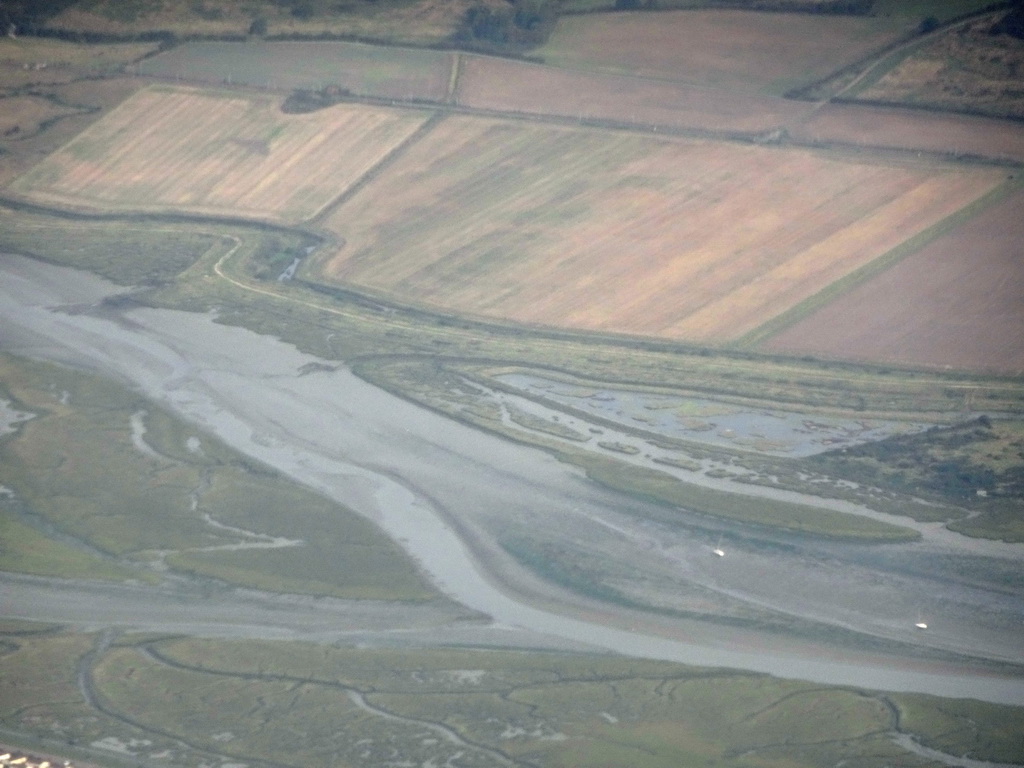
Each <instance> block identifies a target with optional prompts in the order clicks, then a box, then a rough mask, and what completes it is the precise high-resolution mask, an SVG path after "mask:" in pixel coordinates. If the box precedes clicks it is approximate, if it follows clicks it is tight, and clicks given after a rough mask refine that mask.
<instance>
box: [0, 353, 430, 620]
mask: <svg viewBox="0 0 1024 768" xmlns="http://www.w3.org/2000/svg"><path fill="white" fill-rule="evenodd" d="M0 385H2V386H3V387H4V389H5V390H6V391H7V392H9V393H10V395H11V396H12V397H13V398H14V399H15V402H16V405H17V407H18V409H19V410H24V411H31V412H32V413H34V414H35V416H34V417H33V418H32V419H29V420H28V421H25V422H23V423H22V424H21V425H20V428H19V430H18V432H17V433H16V434H14V435H9V436H7V437H6V438H5V439H4V440H2V441H0V459H2V460H0V484H3V485H4V486H6V487H8V488H10V489H11V490H12V491H13V493H14V498H13V499H3V500H0V513H2V516H0V532H2V533H3V534H4V535H3V536H2V537H0V542H2V543H0V551H2V553H3V555H4V561H3V566H2V567H3V568H4V569H6V570H13V571H23V572H29V573H35V574H42V575H52V576H63V577H74V576H77V577H88V578H96V579H127V578H142V579H147V580H152V579H153V578H155V576H154V574H153V573H152V572H151V571H150V570H148V569H147V566H146V564H147V563H149V562H151V561H153V560H154V559H157V558H159V557H161V556H166V562H167V563H168V564H169V565H171V566H172V567H176V568H179V569H180V570H182V571H185V572H190V573H193V574H197V575H202V576H205V577H211V578H216V579H220V580H222V581H226V582H228V583H231V584H238V585H242V586H248V587H255V588H259V589H265V590H269V591H274V592H297V593H305V594H316V595H333V596H337V597H347V598H375V599H393V600H423V599H429V598H432V597H434V596H435V593H434V592H433V591H432V590H431V589H430V588H429V587H427V586H426V584H425V583H424V581H423V580H422V578H421V577H420V575H419V572H418V571H417V569H416V567H415V566H414V565H413V564H412V563H411V562H410V561H409V559H408V558H407V557H406V556H405V555H404V553H403V552H402V551H401V550H400V549H399V547H398V546H397V545H396V544H394V543H393V542H392V541H391V540H390V539H388V538H387V537H386V536H385V535H384V534H383V533H382V532H381V531H380V530H379V529H377V528H376V527H375V526H374V525H373V524H372V523H370V522H368V521H366V520H365V519H363V518H361V517H359V516H358V515H356V514H355V513H353V512H351V511H350V510H347V509H345V508H343V507H341V506H339V505H337V504H335V503H334V502H331V501H329V500H327V499H325V498H323V497H321V496H319V495H318V494H315V493H313V492H312V491H309V490H308V489H306V488H303V487H301V486H299V485H297V484H296V483H294V482H292V481H290V480H287V479H285V478H283V477H282V476H280V475H278V474H277V473H276V472H273V471H271V470H268V469H266V468H264V467H262V466H259V465H256V464H254V463H253V462H251V461H249V460H248V459H245V458H243V457H242V456H240V455H239V454H237V453H235V452H234V451H232V450H231V449H229V448H227V447H226V446H224V445H223V444H221V443H220V442H218V441H217V440H215V439H214V438H212V437H210V436H208V435H206V434H204V433H202V432H200V431H199V430H197V429H196V428H194V427H192V426H191V425H188V424H185V423H184V422H182V421H180V420H178V419H176V418H174V417H172V416H171V415H170V414H169V413H167V412H165V411H162V410H160V409H159V408H157V407H155V406H154V405H153V404H152V403H148V402H146V401H145V400H144V399H142V398H141V397H139V396H137V395H134V394H131V393H129V392H127V391H126V390H124V389H123V388H122V387H121V386H119V385H116V384H113V383H110V382H107V381H105V380H103V379H100V378H98V377H95V376H92V375H90V374H85V373H81V372H77V371H71V370H69V369H64V368H59V367H56V366H52V365H48V364H44V363H37V362H29V361H24V360H19V359H17V358H14V357H10V356H0ZM140 415H141V417H142V427H143V428H144V430H143V433H142V434H141V435H133V425H132V419H133V417H135V418H139V416H140ZM136 439H138V440H140V441H142V443H143V445H144V447H145V448H146V449H147V450H145V451H143V450H140V448H139V447H138V446H136V444H135V440H136ZM204 516H208V518H207V517H204ZM26 520H37V521H39V523H40V524H39V525H36V526H30V525H28V524H27V523H26V522H25V521H26ZM211 521H212V522H211ZM225 526H227V527H225ZM277 539H280V540H281V541H280V542H276V540H277ZM275 542H276V543H277V544H278V545H280V546H279V547H278V548H270V549H265V548H262V547H265V546H266V545H267V544H268V543H270V544H275ZM161 553H164V555H161Z"/></svg>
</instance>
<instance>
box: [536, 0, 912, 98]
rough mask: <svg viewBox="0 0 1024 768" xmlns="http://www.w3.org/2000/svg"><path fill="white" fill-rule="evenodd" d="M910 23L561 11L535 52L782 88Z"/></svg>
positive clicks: (700, 81) (650, 72)
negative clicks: (569, 13) (560, 17)
mask: <svg viewBox="0 0 1024 768" xmlns="http://www.w3.org/2000/svg"><path fill="white" fill-rule="evenodd" d="M906 26H907V22H905V21H904V22H903V23H900V21H893V20H890V19H877V18H869V17H840V18H829V17H824V16H815V15H799V14H751V13H748V12H744V11H730V10H713V11H669V12H665V13H657V14H651V13H631V14H624V15H610V14H592V15H580V16H569V17H566V18H565V19H563V20H562V21H561V23H559V25H558V26H557V27H556V28H555V31H554V33H553V34H552V36H551V38H550V40H548V42H547V44H546V45H544V46H543V47H542V48H540V49H538V50H537V51H536V55H538V56H540V57H541V58H542V59H543V60H544V62H545V63H547V64H550V65H552V66H557V67H564V68H568V69H577V70H586V71H601V72H610V73H617V74H631V75H639V76H643V77H651V78H657V79H659V80H671V81H676V82H683V83H688V84H690V85H700V86H707V87H715V88H724V89H728V90H729V91H730V92H732V93H737V92H738V93H746V92H756V93H765V94H774V95H782V94H783V93H785V92H786V91H788V90H790V89H792V88H794V87H798V86H800V85H803V84H805V83H808V82H812V81H815V80H819V79H821V78H823V77H825V76H826V75H829V74H831V73H832V72H833V71H835V70H836V69H839V68H841V67H843V66H845V65H847V64H851V63H853V62H855V61H857V60H859V59H861V58H863V57H865V56H866V55H868V54H870V53H872V52H874V51H876V50H878V49H881V48H883V47H885V46H886V45H888V44H891V43H892V42H893V41H895V40H896V39H897V38H898V37H899V35H900V33H901V32H903V31H905V27H906ZM640 40H642V41H643V44H642V45H638V44H637V43H638V41H640Z"/></svg>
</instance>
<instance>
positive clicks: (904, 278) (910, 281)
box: [762, 192, 1024, 375]
mask: <svg viewBox="0 0 1024 768" xmlns="http://www.w3.org/2000/svg"><path fill="white" fill-rule="evenodd" d="M1022 212H1024V192H1017V193H1016V194H1014V195H1012V196H1011V197H1010V198H1008V199H1007V200H1005V201H1004V202H1002V203H1001V204H1000V205H998V206H993V207H992V208H989V209H988V210H986V211H984V212H982V213H981V214H980V215H978V216H976V217H974V218H973V219H971V220H970V221H968V222H967V223H966V224H963V225H961V226H960V227H958V228H957V229H956V230H954V231H953V232H951V233H950V234H948V235H946V236H944V237H942V238H939V239H937V240H935V241H934V242H932V243H931V244H930V245H928V246H927V247H925V248H923V249H921V250H920V251H918V252H917V253H915V254H913V255H911V256H909V257H907V258H906V259H903V260H902V261H900V262H899V263H898V264H896V265H895V266H894V267H892V268H891V269H889V270H887V271H885V272H883V273H881V274H879V275H877V276H875V277H874V278H873V279H871V280H869V281H868V282H865V283H863V284H861V285H859V286H857V287H856V288H855V289H853V290H851V291H850V292H848V293H846V294H844V295H843V296H841V297H840V298H838V299H836V300H834V301H832V302H831V303H829V304H828V305H826V306H825V307H822V308H821V309H819V310H818V311H817V312H814V313H813V314H811V315H809V316H807V317H805V318H804V319H802V320H801V321H800V322H798V323H796V324H794V325H792V326H790V327H789V328H787V329H785V330H784V331H782V332H781V333H779V334H777V335H776V336H775V337H774V338H772V339H770V340H769V341H767V342H765V343H764V344H763V345H762V348H763V349H765V350H767V351H771V352H783V353H788V354H799V355H806V354H813V355H820V356H823V357H831V358H845V359H854V360H875V361H887V362H893V363H900V364H912V365H926V366H943V367H944V366H952V367H955V368H965V369H975V370H994V371H1002V372H1008V373H1014V374H1016V375H1021V374H1024V264H1022V262H1021V243H1024V216H1022V215H1021V213H1022Z"/></svg>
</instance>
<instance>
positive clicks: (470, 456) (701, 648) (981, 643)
mask: <svg viewBox="0 0 1024 768" xmlns="http://www.w3.org/2000/svg"><path fill="white" fill-rule="evenodd" d="M122 290H123V289H120V288H118V287H116V286H113V285H111V284H109V283H106V282H104V281H102V280H99V279H98V278H95V277H93V276H91V275H88V274H85V273H80V272H74V271H72V270H68V269H63V268H58V267H53V266H49V265H45V264H42V263H40V262H37V261H34V260H30V259H26V258H22V257H17V256H0V349H3V350H5V351H8V352H12V353H15V354H19V355H23V356H27V357H33V358H37V359H46V360H51V361H56V362H60V363H64V364H69V365H74V366H78V367H82V368H87V369H90V370H94V371H98V372H101V373H103V374H105V375H107V376H110V377H112V378H114V379H116V380H119V381H122V382H124V383H126V384H128V385H129V386H131V387H133V388H134V389H136V390H137V391H139V392H141V393H142V394H145V395H146V396H148V397H149V398H151V399H153V400H154V401H156V402H157V403H159V404H161V405H163V406H165V407H168V408H169V409H171V410H173V411H175V412H176V413H178V414H179V415H180V416H182V417H183V418H184V419H186V420H188V421H190V422H192V423H194V424H195V425H196V426H197V428H198V429H201V430H205V431H208V432H210V433H212V434H214V435H216V436H217V437H219V438H220V439H222V440H224V441H225V442H226V443H228V444H229V445H231V446H233V447H234V448H236V449H238V450H240V451H242V452H244V453H245V454H247V455H249V456H251V457H253V458H255V459H257V460H259V461H261V462H264V463H266V464H267V465H270V466H273V467H275V468H277V469H279V470H280V471H282V472H284V473H286V474H287V475H289V476H291V477H293V478H295V479H297V480H298V481H300V482H302V483H305V484H307V485H309V486H311V487H313V488H315V489H317V490H319V491H320V492H322V493H324V494H325V495H328V496H330V497H332V498H334V499H336V500H338V501H339V502H341V503H343V504H344V505H346V506H348V507H349V508H351V509H354V510H355V511H357V512H359V513H361V514H363V515H365V516H366V517H368V518H370V519H372V520H374V521H376V522H377V523H378V524H379V525H381V526H382V527H383V528H384V529H385V530H386V531H387V532H388V533H389V534H390V535H391V536H392V537H393V538H394V539H395V540H396V541H398V542H399V543H400V544H401V545H402V546H403V547H405V549H406V550H407V551H408V552H409V553H410V554H411V555H412V556H413V557H414V558H415V559H416V560H417V561H418V562H419V563H420V565H421V566H422V568H423V569H424V571H425V572H426V573H428V574H429V575H430V577H431V578H432V579H433V581H434V583H435V584H436V585H437V586H438V587H439V588H440V589H441V590H442V591H443V592H445V593H446V594H448V595H449V596H450V597H451V598H453V599H454V600H455V601H457V602H459V603H461V604H463V605H464V606H466V607H468V608H471V609H474V610H475V611H477V612H479V613H481V614H484V615H486V616H488V617H490V619H491V621H490V623H489V624H488V626H489V627H490V628H491V630H493V632H494V633H495V635H496V636H500V633H502V632H513V631H526V632H528V633H529V634H530V636H531V637H532V638H541V639H543V638H545V637H547V638H550V646H551V647H563V648H564V647H566V645H567V643H569V644H571V646H572V647H576V648H585V649H589V650H595V651H600V650H605V651H613V652H620V653H624V654H629V655H634V656H643V657H650V658H656V659H665V660H674V661H680V662H684V663H688V664H699V665H705V666H727V667H735V668H742V669H749V670H756V671H762V672H767V673H770V674H774V675H778V676H782V677H793V678H800V679H806V680H812V681H817V682H822V683H830V684H843V685H854V686H858V687H863V688H873V689H880V690H903V691H918V692H924V693H933V694H937V695H943V696H956V697H971V698H977V699H983V700H988V701H994V702H1001V703H1013V704H1018V705H1024V676H1017V675H1019V674H1020V669H1021V667H1020V666H1019V665H1020V664H1021V662H1024V633H1022V632H1021V629H1022V628H1024V594H1022V591H1021V590H1020V589H1019V588H1018V587H1017V586H1015V585H1014V584H1013V582H1012V579H1013V578H1015V577H1014V574H1018V576H1019V574H1020V572H1021V563H1022V561H1024V547H1020V548H1014V547H1007V546H1006V545H1000V546H997V545H993V546H992V547H991V549H990V550H986V549H985V547H984V546H983V545H982V546H981V547H980V548H979V546H978V543H977V542H972V546H971V547H970V548H967V547H965V548H964V549H963V550H962V551H961V550H960V549H958V547H957V544H956V541H955V540H952V541H951V540H949V539H946V538H943V539H942V540H941V541H929V540H927V539H924V540H922V541H920V542H916V543H912V544H898V545H884V546H877V545H876V546H866V545H855V544H841V543H835V542H824V541H820V540H810V539H800V538H797V537H793V538H791V539H787V538H786V537H785V536H780V535H775V534H772V535H768V534H760V533H758V532H756V531H751V530H745V529H744V528H743V527H742V526H736V525H733V526H731V527H730V526H724V524H720V523H716V522H715V521H712V520H700V519H696V518H694V519H692V520H691V519H688V518H687V516H686V514H685V512H681V513H679V515H678V521H676V522H672V521H666V520H665V511H664V510H655V509H654V508H649V507H647V506H645V505H644V504H643V503H640V502H637V501H633V500H630V499H627V498H624V497H622V496H620V495H618V494H615V493H612V492H610V491H606V490H604V489H602V488H599V487H597V486H595V485H594V484H592V483H590V482H589V481H587V480H586V479H585V478H584V477H582V476H581V475H580V473H579V472H577V471H576V470H574V469H571V468H568V467H566V466H564V465H562V464H559V463H558V462H557V461H555V460H554V459H553V458H551V457H550V456H548V455H546V454H544V453H542V452H540V451H537V450H533V449H530V448H526V447H523V446H519V445H516V444H513V443H510V442H508V441H505V440H502V439H499V438H497V437H494V436H491V435H487V434H484V433H481V432H479V431H476V430H473V429H470V428H468V427H465V426H463V425H461V424H458V423H455V422H452V421H450V420H448V419H446V418H444V417H442V416H440V415H437V414H435V413H433V412H430V411H428V410H425V409H422V408H419V407H417V406H415V405H412V404H410V403H407V402H405V401H402V400H400V399H398V398H395V397H393V396H391V395H389V394H387V393H385V392H383V391H381V390H379V389H377V388H375V387H373V386H371V385H369V384H367V383H365V382H363V381H361V380H360V379H358V378H357V377H355V376H353V375H351V374H350V373H349V372H348V371H347V370H345V369H344V368H341V367H338V368H336V369H332V368H331V366H329V365H325V366H317V367H316V370H313V372H310V370H311V368H310V367H309V365H308V364H309V363H311V362H318V361H317V360H316V359H315V358H313V357H311V356H309V355H306V354H303V353H300V352H299V351H297V350H296V349H295V348H294V347H292V346H291V345H288V344H285V343H282V342H280V341H278V340H276V339H274V338H271V337H267V336H260V335H258V334H255V333H252V332H250V331H247V330H244V329H240V328H233V327H229V326H225V325H222V324H219V323H217V322H215V320H214V318H213V317H211V316H209V315H203V314H195V313H185V312H177V311H169V310H155V309H141V308H133V309H128V310H123V311H115V310H111V309H110V308H108V307H105V306H101V302H102V300H103V298H104V297H105V296H109V295H111V294H115V293H118V292H120V291H122ZM319 362H326V361H319ZM716 526H719V527H717V528H716ZM527 536H528V537H531V538H533V539H534V540H543V541H544V542H546V543H548V544H550V545H553V546H555V547H562V548H564V549H565V550H567V551H570V550H571V551H581V552H586V553H587V554H588V555H589V556H591V557H598V558H601V559H602V560H603V561H605V562H607V563H609V564H610V565H609V567H610V568H611V570H612V571H613V572H614V573H615V574H617V575H616V578H618V579H620V580H621V581H622V583H623V590H625V591H627V592H629V593H630V594H634V595H640V594H641V593H643V595H644V596H645V601H646V602H649V603H651V604H660V605H666V606H670V607H672V608H673V609H675V611H674V612H673V613H671V614H670V613H666V612H662V613H645V612H642V611H638V610H627V609H625V608H621V607H617V606H613V605H608V604H602V603H598V602H597V601H594V600H588V599H587V598H584V597H580V596H578V595H574V594H573V593H570V592H568V591H566V590H563V589H560V588H558V587H555V586H552V585H550V584H546V583H545V582H544V581H543V580H542V579H539V578H538V577H537V576H536V575H534V574H532V573H531V572H530V571H528V570H527V569H525V568H523V567H522V566H520V565H518V564H517V563H516V562H515V561H514V560H513V559H512V558H511V557H509V556H508V555H507V554H506V553H505V551H504V550H503V549H502V547H501V546H500V542H501V541H503V540H508V539H509V538H510V537H512V538H514V537H527ZM723 537H724V539H725V541H726V542H727V545H725V546H727V547H728V555H727V556H726V557H724V558H716V557H714V556H710V550H711V548H712V547H714V546H715V543H716V542H721V541H722V540H723ZM979 549H980V551H979ZM947 564H955V566H956V567H955V568H947V567H946V566H947ZM963 574H967V575H966V576H964V575H963ZM1008 579H1009V582H1008ZM1008 583H1009V584H1010V586H1009V587H1008V586H1007V584H1008ZM76 588H78V587H76V585H74V584H66V585H63V586H62V587H61V589H62V590H67V592H68V593H73V592H74V590H75V589H76ZM4 589H5V592H6V593H7V595H8V597H9V598H10V599H9V600H8V601H7V604H8V605H18V606H20V607H19V613H18V615H19V616H22V617H23V618H32V616H31V615H30V614H31V613H32V610H33V608H32V606H33V605H37V606H39V608H38V609H37V610H38V611H39V612H40V615H39V616H38V617H37V618H40V619H45V620H51V621H52V620H59V618H60V611H61V610H64V609H62V608H61V607H60V604H57V603H53V602H47V601H45V600H40V599H35V600H34V601H33V600H30V599H28V595H29V592H28V591H30V590H36V592H35V593H34V594H36V595H37V597H38V590H39V589H40V587H39V585H38V583H34V582H31V581H27V580H19V579H8V580H7V582H5V584H4ZM96 589H97V587H96V585H95V584H93V585H90V586H89V590H92V591H93V593H94V592H95V590H96ZM19 590H28V591H26V593H25V596H24V598H23V599H21V600H20V601H19V597H18V595H19ZM108 597H109V598H111V599H116V600H125V601H132V600H137V601H139V603H140V604H141V603H144V602H146V600H147V599H148V598H147V597H146V592H145V590H144V589H138V590H125V589H115V588H111V590H110V595H109V596H108ZM195 599H196V600H201V599H202V598H201V597H196V598H195ZM218 599H219V600H224V599H225V598H224V596H223V595H221V596H220V597H218ZM245 599H246V600H247V601H250V603H251V602H252V601H254V600H256V601H258V599H259V598H258V596H253V595H251V594H250V595H248V596H247V597H246V598H245ZM267 600H268V601H269V600H271V597H270V596H268V597H267ZM171 602H172V601H168V607H167V610H166V611H165V612H163V614H162V615H161V617H160V621H159V625H160V626H161V627H162V628H164V629H166V628H167V627H169V626H176V627H177V628H178V630H179V631H182V632H186V631H192V632H194V633H196V634H205V633H211V634H216V633H217V629H216V627H215V626H214V625H215V624H216V618H215V614H211V618H210V622H208V623H206V624H204V625H203V626H202V627H196V626H195V624H194V622H190V620H189V618H188V617H187V615H186V613H185V612H184V611H179V613H175V608H173V606H172V605H171V604H170V603H171ZM96 604H97V605H98V606H100V605H103V606H106V607H105V608H102V609H98V612H97V613H96V614H94V615H93V616H92V618H91V623H92V624H93V625H99V626H102V625H103V623H104V615H108V618H109V622H110V624H111V625H114V624H118V623H119V622H122V621H123V619H122V618H121V616H122V614H121V613H120V612H119V611H117V610H115V609H113V608H111V602H110V601H109V600H108V601H107V602H102V603H101V601H97V603H96ZM297 605H298V604H297ZM325 605H326V604H325ZM300 608H301V610H300ZM67 610H68V611H71V610H72V607H71V606H70V604H68V607H67ZM288 610H289V609H288V608H287V606H283V605H280V604H277V603H275V607H274V611H273V614H274V616H275V621H276V622H278V623H279V624H280V625H281V627H282V629H283V630H286V629H289V620H290V619H289V617H290V616H293V617H294V625H293V626H291V627H290V629H291V630H292V633H291V635H290V636H296V637H301V636H303V628H304V627H307V626H308V619H309V612H310V611H311V610H312V611H315V610H316V609H315V606H313V607H312V608H311V607H310V604H308V603H303V604H301V606H299V607H296V608H295V613H294V614H289V612H288ZM921 610H925V611H927V613H928V616H929V619H930V623H931V624H932V628H931V629H929V631H928V632H920V631H916V630H914V628H913V622H914V614H915V612H917V611H921ZM104 611H106V614H105V613H104ZM44 612H45V615H43V614H44ZM730 612H731V613H730ZM126 613H130V612H126ZM227 613H229V612H227ZM227 613H225V615H227ZM179 614H180V620H179V619H176V618H175V617H176V616H178V615H179ZM739 614H742V615H745V616H748V617H749V616H754V617H756V616H759V615H763V616H765V617H774V619H773V621H774V624H773V623H772V622H766V623H763V626H764V627H766V628H765V629H755V628H751V627H757V626H762V625H758V624H757V623H756V622H753V623H751V622H747V623H746V624H740V623H737V622H735V621H733V622H729V621H720V620H719V621H716V620H702V619H701V618H700V616H701V615H706V616H708V617H711V618H712V619H714V618H715V617H716V616H717V617H718V618H719V619H720V618H721V617H722V616H726V615H731V616H735V615H739ZM137 615H139V616H143V615H146V611H140V612H139V613H138V614H137ZM673 616H674V617H675V618H673ZM683 616H685V617H687V618H679V617H683ZM328 618H329V617H328ZM69 620H73V619H72V618H69ZM176 622H177V623H176ZM787 622H788V624H787ZM154 623H156V622H155V620H154ZM239 626H240V625H236V626H235V631H236V632H244V631H243V630H241V629H239ZM784 626H793V627H795V628H796V630H795V631H794V632H792V633H787V632H785V631H783V629H780V628H781V627H784ZM740 627H744V628H740ZM323 629H324V628H323V625H318V626H317V632H318V633H320V634H321V635H322V633H323ZM252 631H253V634H259V632H258V630H257V629H255V628H254V629H253V630H252ZM836 633H838V635H837V634H836ZM311 634H313V633H311ZM318 636H319V635H318ZM836 636H840V637H842V638H845V639H843V640H842V641H841V642H839V643H838V644H837V643H836V642H834V641H833V640H832V639H830V638H834V637H836ZM851 638H853V639H851ZM856 638H861V639H862V640H864V642H861V643H858V642H857V641H856ZM1015 670H1016V673H1015Z"/></svg>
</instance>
